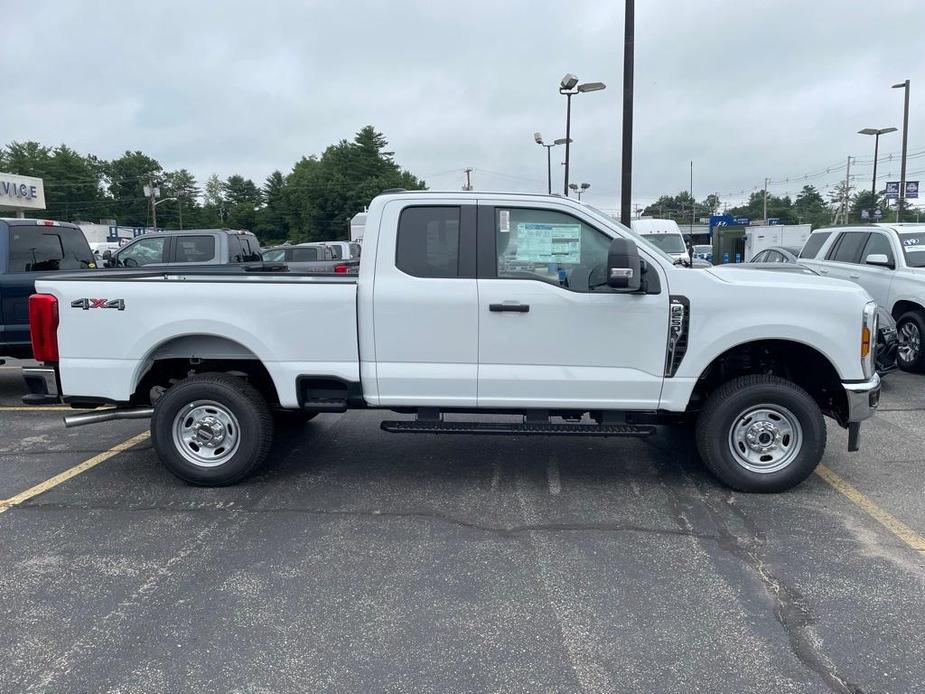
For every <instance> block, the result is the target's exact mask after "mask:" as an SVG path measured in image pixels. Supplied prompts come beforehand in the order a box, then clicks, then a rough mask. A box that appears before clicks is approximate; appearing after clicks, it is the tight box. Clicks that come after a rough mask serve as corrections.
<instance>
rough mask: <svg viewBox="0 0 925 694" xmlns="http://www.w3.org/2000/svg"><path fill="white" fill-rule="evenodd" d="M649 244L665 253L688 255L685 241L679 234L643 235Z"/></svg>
mask: <svg viewBox="0 0 925 694" xmlns="http://www.w3.org/2000/svg"><path fill="white" fill-rule="evenodd" d="M643 238H645V240H646V241H648V242H649V243H651V244H653V245H655V246H658V247H659V248H661V249H662V250H663V251H665V253H686V252H687V248H686V247H685V246H684V239H682V238H681V236H680V235H679V234H643Z"/></svg>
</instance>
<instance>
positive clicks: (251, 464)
mask: <svg viewBox="0 0 925 694" xmlns="http://www.w3.org/2000/svg"><path fill="white" fill-rule="evenodd" d="M195 403H213V405H211V406H210V405H208V404H204V405H199V406H197V407H196V409H195V410H192V409H191V410H190V415H191V419H190V420H187V422H193V419H192V415H193V414H194V413H205V414H204V416H205V417H210V416H212V414H214V415H215V417H213V420H214V419H215V418H219V419H221V418H222V417H224V418H225V419H227V424H228V426H227V427H224V426H222V425H221V423H219V424H218V425H217V426H218V427H219V431H220V433H221V435H222V439H221V441H222V442H229V443H230V441H231V436H232V434H233V435H234V437H235V438H234V440H235V442H236V444H235V445H234V447H233V448H232V450H231V451H223V450H222V449H221V448H216V449H214V450H215V451H217V452H218V453H217V457H216V459H215V460H216V461H217V462H215V461H202V462H200V463H198V464H197V463H196V462H193V461H192V460H190V457H193V458H195V457H196V456H197V455H202V456H205V455H206V453H207V452H208V449H207V446H208V445H213V444H206V445H204V446H199V443H201V441H199V440H198V439H196V442H194V443H189V444H187V445H186V446H184V449H185V453H184V451H183V450H181V448H180V444H182V443H183V438H182V434H181V433H178V434H177V435H175V427H176V428H177V431H178V432H180V431H181V430H182V432H187V433H188V432H190V431H201V429H199V430H197V429H195V427H192V428H191V427H189V425H188V424H187V422H182V420H180V419H179V416H180V414H181V412H182V410H183V409H184V408H189V407H190V406H191V405H193V404H195ZM210 407H212V409H211V410H210V409H209V408H210ZM210 412H211V413H212V414H210ZM229 418H230V419H229ZM202 421H203V419H202V418H200V419H198V420H196V422H202ZM210 421H212V420H210ZM214 431H215V430H213V429H212V428H208V430H207V435H210V436H211V434H213V433H214ZM198 435H199V434H198V433H197V436H198ZM216 438H218V437H217V436H216ZM213 441H214V439H213ZM151 442H152V443H153V444H154V450H155V451H157V455H158V457H159V458H160V460H161V462H162V463H163V464H164V466H165V467H166V468H167V469H168V470H170V472H172V473H173V474H174V475H176V476H177V477H179V478H180V479H182V480H184V481H186V482H189V483H191V484H198V485H201V486H206V487H218V486H223V485H228V484H234V483H235V482H239V481H240V480H242V479H243V478H244V477H246V476H247V475H249V474H250V473H251V472H253V471H254V470H256V469H257V467H258V466H259V465H260V464H261V463H262V462H263V461H264V459H265V458H266V456H267V453H268V452H269V451H270V445H271V444H272V442H273V418H272V416H271V415H270V409H269V407H268V406H267V402H266V400H265V399H264V398H263V396H262V395H261V394H260V392H259V391H257V389H256V388H254V387H253V386H252V385H250V384H248V383H246V382H245V381H242V380H241V379H239V378H235V377H234V376H228V375H225V374H204V375H200V376H190V377H189V378H187V379H185V380H183V381H181V382H180V383H178V384H176V385H175V386H172V387H171V388H170V389H168V390H167V392H166V393H164V395H163V396H161V397H160V398H159V399H158V400H157V403H156V404H155V406H154V416H153V417H152V418H151ZM200 451H202V453H200ZM223 456H224V457H223ZM225 458H227V459H225Z"/></svg>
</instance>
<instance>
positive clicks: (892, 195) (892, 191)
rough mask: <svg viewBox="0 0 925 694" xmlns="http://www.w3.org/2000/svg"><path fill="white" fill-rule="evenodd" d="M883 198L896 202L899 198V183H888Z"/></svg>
mask: <svg viewBox="0 0 925 694" xmlns="http://www.w3.org/2000/svg"><path fill="white" fill-rule="evenodd" d="M883 197H885V198H886V199H887V200H896V199H897V198H898V197H899V181H887V182H886V192H885V193H884V194H883Z"/></svg>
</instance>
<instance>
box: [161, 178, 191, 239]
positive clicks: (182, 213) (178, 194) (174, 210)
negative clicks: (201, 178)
mask: <svg viewBox="0 0 925 694" xmlns="http://www.w3.org/2000/svg"><path fill="white" fill-rule="evenodd" d="M161 195H162V197H165V198H176V200H170V201H167V202H164V203H163V204H161V205H158V208H157V224H158V226H162V227H164V228H166V229H184V228H185V229H190V228H194V227H196V226H198V225H199V221H200V217H201V214H200V212H201V209H200V205H199V195H200V191H199V186H197V185H196V178H195V176H193V174H191V173H190V172H189V171H187V170H186V169H179V170H177V171H168V172H167V173H165V174H164V176H163V184H162V185H161Z"/></svg>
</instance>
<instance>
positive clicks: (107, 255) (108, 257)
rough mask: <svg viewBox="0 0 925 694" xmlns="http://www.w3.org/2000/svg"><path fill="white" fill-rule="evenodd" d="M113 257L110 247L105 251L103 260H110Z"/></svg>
mask: <svg viewBox="0 0 925 694" xmlns="http://www.w3.org/2000/svg"><path fill="white" fill-rule="evenodd" d="M111 258H112V251H111V250H109V249H108V248H107V249H106V250H105V251H103V260H110V259H111Z"/></svg>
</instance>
